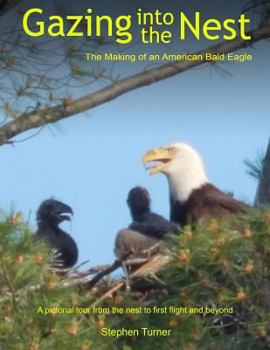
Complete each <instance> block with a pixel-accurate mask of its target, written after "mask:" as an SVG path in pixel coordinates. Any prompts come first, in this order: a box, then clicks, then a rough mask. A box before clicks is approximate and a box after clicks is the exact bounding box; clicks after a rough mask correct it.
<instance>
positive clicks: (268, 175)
mask: <svg viewBox="0 0 270 350" xmlns="http://www.w3.org/2000/svg"><path fill="white" fill-rule="evenodd" d="M254 204H255V207H257V208H258V207H264V206H270V140H269V142H268V146H267V150H266V154H265V157H264V160H263V168H262V173H261V177H260V179H259V184H258V188H257V192H256V197H255V203H254Z"/></svg>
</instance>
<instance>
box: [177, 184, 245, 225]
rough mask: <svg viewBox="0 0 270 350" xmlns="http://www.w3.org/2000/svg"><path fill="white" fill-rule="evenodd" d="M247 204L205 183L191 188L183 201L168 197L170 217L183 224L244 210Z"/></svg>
mask: <svg viewBox="0 0 270 350" xmlns="http://www.w3.org/2000/svg"><path fill="white" fill-rule="evenodd" d="M247 209H248V206H247V205H245V204H244V203H242V202H240V201H238V200H236V199H234V198H232V197H230V196H228V195H226V194H225V193H224V192H222V191H220V190H219V189H218V188H217V187H215V186H213V185H211V184H210V183H207V184H205V185H203V186H202V187H200V188H198V189H196V190H193V191H192V192H191V194H190V196H189V198H188V199H187V200H186V201H184V202H182V203H181V202H179V201H177V200H176V201H174V199H173V198H170V218H171V220H172V221H174V222H177V223H179V224H180V225H181V226H184V225H186V224H188V223H201V222H204V221H206V220H209V219H213V218H222V217H225V216H228V215H232V214H237V213H240V212H245V211H246V210H247Z"/></svg>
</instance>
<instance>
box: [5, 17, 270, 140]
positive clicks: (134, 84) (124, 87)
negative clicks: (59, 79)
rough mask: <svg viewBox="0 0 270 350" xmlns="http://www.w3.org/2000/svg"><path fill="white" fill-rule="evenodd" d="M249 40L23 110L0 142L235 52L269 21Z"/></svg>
mask: <svg viewBox="0 0 270 350" xmlns="http://www.w3.org/2000/svg"><path fill="white" fill-rule="evenodd" d="M249 34H250V35H251V38H252V39H251V40H249V41H245V40H243V39H242V38H241V37H240V36H238V37H237V38H236V39H234V40H232V41H226V42H222V43H220V44H217V45H214V46H212V47H209V48H207V49H205V50H202V51H199V52H197V53H196V54H198V55H199V54H200V55H203V60H202V61H177V62H172V63H167V64H164V65H161V66H160V67H157V68H152V69H149V70H146V71H143V72H141V73H138V74H135V75H133V76H130V77H127V78H124V79H121V80H119V81H117V82H115V83H112V84H110V85H109V86H107V87H105V88H103V89H100V90H98V91H96V92H93V93H90V94H87V95H85V96H83V97H81V98H78V99H77V100H73V101H69V103H68V104H67V103H64V102H63V103H62V104H60V105H57V106H55V107H48V108H42V109H37V110H35V111H33V112H30V113H25V114H22V115H21V116H19V117H17V118H16V119H15V120H12V121H11V122H9V123H7V124H5V125H3V126H2V127H1V128H0V145H2V144H5V143H9V140H10V139H12V138H13V137H15V136H16V135H19V134H20V133H22V132H24V131H27V130H30V129H32V128H37V127H41V126H42V125H45V124H48V123H54V122H56V121H58V120H61V119H64V118H67V117H70V116H73V115H76V114H78V113H81V112H84V111H87V110H89V109H91V108H94V107H96V106H99V105H101V104H103V103H106V102H108V101H111V100H113V99H116V98H117V97H119V96H121V95H123V94H125V93H127V92H130V91H132V90H135V89H138V88H140V87H143V86H147V85H150V84H153V83H156V82H158V81H161V80H164V79H168V78H170V77H173V76H175V75H177V74H180V73H183V72H185V71H187V70H189V69H192V68H194V67H196V66H199V65H202V64H205V63H208V62H207V61H206V53H212V54H222V53H225V54H226V53H229V52H234V51H236V50H239V49H242V48H245V47H248V46H251V45H252V44H253V43H255V42H257V41H259V40H262V39H266V38H269V37H270V21H267V22H265V24H264V25H263V26H260V27H259V28H257V29H255V30H253V31H251V32H249Z"/></svg>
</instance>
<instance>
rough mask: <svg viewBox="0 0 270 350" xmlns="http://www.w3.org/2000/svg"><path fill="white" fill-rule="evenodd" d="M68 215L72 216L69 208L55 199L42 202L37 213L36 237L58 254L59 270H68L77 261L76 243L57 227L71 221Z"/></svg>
mask: <svg viewBox="0 0 270 350" xmlns="http://www.w3.org/2000/svg"><path fill="white" fill-rule="evenodd" d="M70 215H73V210H72V209H71V207H70V206H68V205H67V204H64V203H62V202H59V201H57V200H55V199H47V200H45V201H43V202H42V203H41V205H40V207H39V209H38V211H37V223H38V230H37V237H38V238H40V239H43V240H44V241H46V242H47V243H48V244H49V245H50V246H51V247H52V248H54V249H55V250H56V251H57V253H59V257H58V258H57V260H59V261H60V263H61V268H70V267H72V266H73V265H75V264H76V262H77V260H78V247H77V244H76V242H75V241H74V240H73V238H72V237H71V236H70V235H69V234H67V233H66V232H64V231H63V230H62V229H61V228H60V227H59V224H60V223H61V222H63V221H66V220H68V221H70V220H71V218H70Z"/></svg>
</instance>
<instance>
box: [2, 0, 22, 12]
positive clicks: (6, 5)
mask: <svg viewBox="0 0 270 350" xmlns="http://www.w3.org/2000/svg"><path fill="white" fill-rule="evenodd" d="M20 3H22V0H9V1H2V4H1V8H0V16H4V15H5V14H6V13H7V12H9V11H11V10H12V9H13V8H14V7H16V6H18V5H19V4H20ZM2 6H3V8H2Z"/></svg>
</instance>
